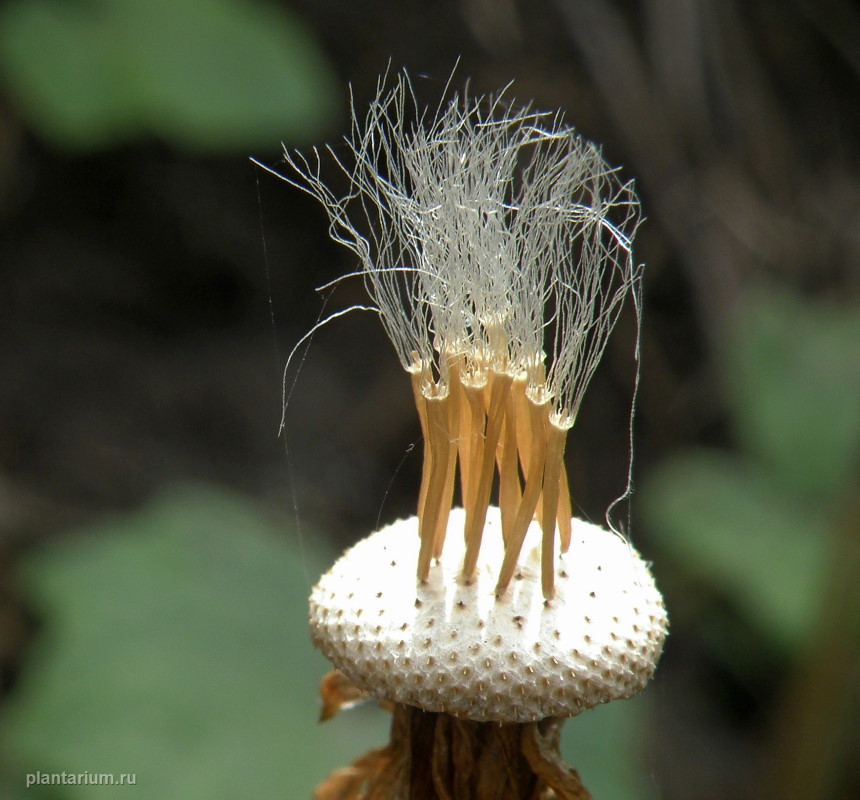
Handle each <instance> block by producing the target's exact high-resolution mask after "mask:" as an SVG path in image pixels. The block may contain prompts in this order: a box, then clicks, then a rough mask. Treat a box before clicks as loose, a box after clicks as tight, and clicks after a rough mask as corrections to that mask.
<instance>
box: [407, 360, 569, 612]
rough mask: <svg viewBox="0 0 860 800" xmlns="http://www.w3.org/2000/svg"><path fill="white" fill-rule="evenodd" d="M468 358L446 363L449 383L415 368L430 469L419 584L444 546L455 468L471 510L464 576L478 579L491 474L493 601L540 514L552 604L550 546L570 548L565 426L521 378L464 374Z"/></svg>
mask: <svg viewBox="0 0 860 800" xmlns="http://www.w3.org/2000/svg"><path fill="white" fill-rule="evenodd" d="M467 364H468V362H467V361H466V359H465V358H464V357H459V358H458V357H451V358H450V359H449V365H448V367H449V372H448V383H447V386H445V387H444V388H443V389H440V387H439V384H434V383H433V382H432V380H431V377H430V369H429V366H428V365H422V364H420V363H416V364H415V366H414V367H413V368H412V369H411V370H410V374H411V377H412V389H413V395H414V397H415V405H416V406H417V408H418V417H419V419H420V420H421V429H422V433H423V435H424V448H425V449H424V466H423V473H422V483H421V491H420V493H419V498H418V518H419V520H420V525H419V535H420V537H421V550H420V553H419V558H418V579H419V580H422V581H425V580H427V576H428V574H429V572H430V564H431V561H432V559H433V558H439V556H440V555H441V553H442V547H443V546H444V543H445V532H446V530H447V527H448V515H449V513H450V511H451V507H452V505H453V499H454V481H455V474H456V472H457V467H458V466H459V477H460V493H461V502H462V505H463V508H464V509H465V510H466V529H465V531H464V536H465V539H466V557H465V559H464V562H463V578H464V580H470V579H471V578H472V576H473V575H474V571H475V566H476V563H477V558H478V552H479V549H480V546H481V539H482V536H483V532H484V523H485V521H486V516H487V508H488V507H489V505H490V499H491V498H490V493H491V489H492V483H493V477H494V474H496V473H498V484H499V498H498V501H499V502H498V505H499V509H500V511H501V515H502V536H503V538H504V541H505V560H504V563H503V564H502V569H501V572H500V574H499V579H498V584H497V586H496V593H497V594H499V595H502V594H504V592H505V590H506V589H507V588H508V585H509V584H510V582H511V579H512V578H513V576H514V573H515V572H516V569H517V562H518V559H519V555H520V551H521V549H522V545H523V541H524V539H525V535H526V531H527V530H528V527H529V525H530V523H531V521H532V519H534V518H535V515H537V518H538V520H539V521H540V524H541V529H542V531H543V549H542V553H543V561H542V565H541V585H542V589H543V594H544V597H545V598H547V599H551V598H552V596H553V568H554V560H553V554H554V544H555V535H556V530H558V533H559V538H560V543H561V549H562V552H565V551H566V550H567V549H568V547H569V546H570V493H569V490H568V481H567V471H566V469H565V466H564V444H565V438H566V436H567V427H566V426H562V425H560V424H559V422H558V420H557V419H556V418H555V415H553V414H552V407H551V405H550V403H549V398H548V397H547V396H546V395H545V393H541V392H529V391H527V390H526V386H527V382H526V378H525V375H521V376H516V377H512V376H511V375H510V374H509V373H508V372H506V371H503V370H497V369H485V370H483V369H482V370H474V369H471V370H470V369H467Z"/></svg>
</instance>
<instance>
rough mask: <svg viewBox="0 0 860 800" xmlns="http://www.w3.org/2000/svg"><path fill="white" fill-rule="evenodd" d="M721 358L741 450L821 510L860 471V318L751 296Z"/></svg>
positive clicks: (784, 296)
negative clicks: (725, 361)
mask: <svg viewBox="0 0 860 800" xmlns="http://www.w3.org/2000/svg"><path fill="white" fill-rule="evenodd" d="M727 356H728V369H729V373H728V376H729V382H728V389H729V393H730V397H731V399H732V406H733V416H734V420H735V422H736V425H737V429H738V432H739V434H740V437H741V440H742V444H743V445H745V447H746V448H747V449H748V450H749V452H750V454H751V455H754V456H756V457H757V458H759V459H760V460H761V462H762V464H763V465H764V466H765V467H766V468H767V469H769V470H772V471H773V472H774V473H775V475H776V476H777V477H778V480H780V481H781V482H782V484H783V485H784V486H785V488H786V489H787V490H788V491H790V492H797V493H799V494H801V495H802V496H803V497H804V498H805V499H806V500H807V501H809V502H813V503H817V504H819V506H820V507H825V506H826V505H828V504H829V503H830V502H831V501H832V499H833V498H834V496H835V495H837V494H838V493H840V492H841V491H843V490H844V489H845V486H846V483H847V482H848V480H850V479H851V478H852V477H853V473H854V471H855V470H856V469H857V468H858V466H860V313H858V311H857V310H856V309H844V308H839V307H836V306H834V305H824V304H823V305H817V306H816V305H812V304H810V303H809V302H808V301H804V300H803V299H802V298H800V297H795V296H792V295H790V294H789V293H787V292H785V291H782V290H775V289H770V290H768V291H766V292H760V293H756V294H754V295H753V296H752V297H750V298H748V301H747V302H746V303H745V304H744V307H743V312H742V314H741V316H740V324H739V326H738V330H737V334H736V336H735V339H734V346H733V347H732V348H730V349H729V351H728V353H727Z"/></svg>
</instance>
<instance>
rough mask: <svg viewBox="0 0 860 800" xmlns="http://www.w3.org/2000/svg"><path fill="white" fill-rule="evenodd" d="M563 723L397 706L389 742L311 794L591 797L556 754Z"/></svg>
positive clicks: (352, 799) (524, 799) (494, 799)
mask: <svg viewBox="0 0 860 800" xmlns="http://www.w3.org/2000/svg"><path fill="white" fill-rule="evenodd" d="M562 722H563V720H559V719H546V720H543V721H541V722H538V723H528V724H499V723H494V722H483V723H482V722H470V721H468V720H461V719H456V718H454V717H450V716H448V715H447V714H435V713H430V712H425V711H421V710H420V709H418V708H413V707H411V706H403V705H398V706H395V708H394V717H393V719H392V724H391V740H390V742H389V743H388V745H387V746H386V747H383V748H379V749H377V750H373V751H371V752H370V753H368V754H367V755H366V756H363V757H362V758H360V759H358V760H356V761H355V762H353V764H352V765H351V766H350V767H347V768H346V769H342V770H337V771H336V772H334V773H332V775H331V776H329V778H328V779H327V780H326V781H324V782H323V783H322V784H320V786H319V787H318V788H317V790H316V793H315V794H314V800H553V799H554V798H558V800H591V795H590V794H589V793H588V792H587V791H586V790H585V789H584V788H583V786H582V783H581V782H580V780H579V776H578V775H577V773H576V771H575V770H573V769H571V768H570V767H568V766H566V765H565V764H564V763H563V762H562V760H561V757H560V755H559V750H558V748H559V740H560V730H561V724H562Z"/></svg>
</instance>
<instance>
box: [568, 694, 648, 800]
mask: <svg viewBox="0 0 860 800" xmlns="http://www.w3.org/2000/svg"><path fill="white" fill-rule="evenodd" d="M648 706H649V701H648V698H647V697H644V696H642V695H640V696H638V697H631V698H630V699H629V700H625V701H624V702H621V701H615V702H612V703H607V704H606V705H601V706H597V707H596V708H593V709H590V710H588V711H584V712H583V713H582V714H580V715H579V716H578V717H574V718H573V719H570V720H568V721H567V722H566V723H565V726H564V730H563V732H562V743H561V753H562V757H563V758H564V760H565V761H566V762H567V763H568V764H570V765H571V766H572V767H573V768H574V769H576V770H577V772H579V775H580V777H581V778H582V782H583V784H584V785H585V788H586V789H588V791H589V792H591V794H592V796H594V797H596V798H607V799H608V798H613V797H617V798H623V799H624V800H652V798H654V797H655V793H654V789H653V787H652V786H651V784H650V781H649V779H648V772H647V770H646V769H645V763H644V758H645V748H646V745H647V742H648V736H649V732H648V718H649V708H648Z"/></svg>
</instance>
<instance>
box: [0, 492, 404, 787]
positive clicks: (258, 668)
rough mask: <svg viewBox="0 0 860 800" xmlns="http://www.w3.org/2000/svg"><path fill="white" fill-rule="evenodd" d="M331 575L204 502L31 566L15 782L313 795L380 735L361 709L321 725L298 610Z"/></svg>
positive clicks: (182, 497)
mask: <svg viewBox="0 0 860 800" xmlns="http://www.w3.org/2000/svg"><path fill="white" fill-rule="evenodd" d="M329 560H330V559H329V558H328V556H327V555H324V554H323V553H321V552H320V551H319V549H318V547H316V546H315V540H313V539H310V538H307V539H306V540H305V542H304V547H300V546H299V544H298V542H297V540H296V538H295V536H294V535H293V534H286V533H284V532H283V531H278V530H275V529H273V527H272V525H271V524H269V523H267V522H266V521H265V520H264V519H262V518H261V517H260V516H259V515H258V514H256V513H255V512H254V511H253V509H251V508H250V507H249V506H248V505H247V504H246V503H245V502H243V501H240V500H238V499H235V498H231V497H229V496H225V495H224V494H220V493H216V492H214V491H209V490H202V489H196V490H188V491H185V492H181V493H176V494H173V495H172V496H169V497H166V498H164V499H162V500H160V501H158V502H155V503H154V504H152V505H151V507H149V508H146V509H144V510H143V511H141V512H140V513H138V514H136V515H133V516H128V517H121V518H117V519H114V520H112V521H107V522H105V523H104V524H102V525H100V526H97V527H96V528H95V529H93V530H91V531H88V532H86V533H84V534H82V535H76V536H69V537H68V539H66V540H65V541H64V542H63V543H62V544H58V545H54V546H52V547H51V548H50V549H47V550H45V551H44V552H42V553H41V554H39V555H37V556H35V557H34V558H32V559H31V560H30V561H29V563H28V564H27V565H26V570H25V587H26V590H27V593H28V595H29V598H30V600H31V602H32V603H33V604H34V606H35V607H36V609H37V610H38V611H39V613H40V615H41V616H42V618H43V619H44V629H43V630H42V631H41V632H40V635H39V636H38V639H37V642H36V644H35V646H34V647H33V649H32V650H31V652H30V653H29V660H28V663H27V665H26V669H25V671H24V674H23V676H22V682H21V684H20V686H19V687H17V689H16V692H15V695H14V696H13V697H12V699H11V702H10V703H9V705H8V706H7V707H6V708H5V709H4V713H3V716H2V717H0V738H2V739H3V741H4V759H5V762H6V767H7V769H8V770H10V771H11V772H12V775H11V779H7V781H8V782H9V783H11V784H12V785H19V784H20V785H23V782H24V775H25V773H28V772H35V771H37V770H40V771H42V772H62V771H64V770H65V771H67V772H84V771H85V770H87V771H89V772H91V773H96V772H107V773H123V772H124V773H135V774H136V776H137V784H136V786H134V787H125V788H124V789H123V796H128V797H135V798H152V799H153V800H155V799H156V798H158V800H161V799H162V798H166V797H177V798H183V800H196V799H197V798H199V799H200V800H204V799H205V800H217V799H218V798H224V800H227V799H228V798H229V800H234V798H237V797H296V798H301V797H309V796H310V793H311V790H312V787H313V786H314V785H315V784H316V783H318V782H319V781H320V780H322V779H323V778H324V777H325V776H326V775H327V774H328V772H329V771H330V770H331V769H334V768H336V767H340V766H344V765H346V764H347V763H349V762H350V761H352V760H353V759H354V758H355V757H357V756H358V755H360V754H361V753H363V752H364V751H365V750H367V749H369V748H370V747H373V746H377V745H379V744H382V743H384V742H385V741H386V740H387V729H388V718H387V715H386V714H385V713H384V712H382V711H379V710H378V709H374V708H370V707H364V708H362V709H357V710H355V711H352V712H350V713H349V714H344V715H342V716H340V717H338V718H337V719H336V720H333V721H332V722H329V723H327V724H326V725H324V726H322V727H321V726H319V725H318V724H317V722H316V719H317V715H318V711H319V709H318V702H317V686H318V681H319V679H320V677H321V676H322V675H323V674H324V673H325V672H326V671H327V670H328V669H329V668H330V666H329V665H328V663H327V662H326V661H325V660H324V659H323V658H322V656H320V655H319V654H317V653H316V652H314V650H313V649H312V646H311V644H310V641H309V635H308V632H307V596H308V593H309V588H310V585H311V584H312V583H313V582H315V580H316V576H318V575H319V574H320V573H321V571H322V570H323V569H324V568H327V565H328V562H329ZM58 791H60V792H61V793H57V792H58ZM116 791H117V790H116V788H110V787H107V788H105V787H97V786H87V785H82V786H66V787H46V788H45V793H44V794H42V793H40V792H38V791H37V790H36V789H35V788H33V789H30V790H28V793H27V795H28V797H29V796H32V797H40V796H42V797H63V798H76V799H81V800H83V799H84V798H87V799H88V798H102V797H107V796H111V797H115V796H116Z"/></svg>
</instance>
